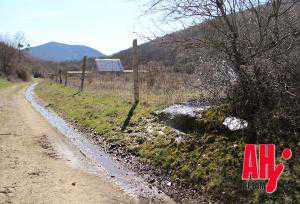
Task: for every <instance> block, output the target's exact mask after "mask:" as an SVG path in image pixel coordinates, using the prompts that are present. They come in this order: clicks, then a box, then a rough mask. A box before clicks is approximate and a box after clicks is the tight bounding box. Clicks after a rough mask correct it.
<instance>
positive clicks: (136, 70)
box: [132, 39, 140, 103]
mask: <svg viewBox="0 0 300 204" xmlns="http://www.w3.org/2000/svg"><path fill="white" fill-rule="evenodd" d="M132 68H133V95H134V103H138V102H139V98H140V96H139V59H138V47H137V39H135V40H133V52H132Z"/></svg>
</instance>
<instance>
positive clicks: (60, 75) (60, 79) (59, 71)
mask: <svg viewBox="0 0 300 204" xmlns="http://www.w3.org/2000/svg"><path fill="white" fill-rule="evenodd" d="M58 75H59V83H60V84H62V71H61V69H60V70H58Z"/></svg>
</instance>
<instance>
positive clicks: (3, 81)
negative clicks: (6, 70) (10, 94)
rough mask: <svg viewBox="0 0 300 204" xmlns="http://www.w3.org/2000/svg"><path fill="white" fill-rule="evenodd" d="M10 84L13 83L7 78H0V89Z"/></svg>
mask: <svg viewBox="0 0 300 204" xmlns="http://www.w3.org/2000/svg"><path fill="white" fill-rule="evenodd" d="M10 85H12V83H11V82H9V81H7V80H6V79H3V78H0V89H3V88H6V87H9V86H10Z"/></svg>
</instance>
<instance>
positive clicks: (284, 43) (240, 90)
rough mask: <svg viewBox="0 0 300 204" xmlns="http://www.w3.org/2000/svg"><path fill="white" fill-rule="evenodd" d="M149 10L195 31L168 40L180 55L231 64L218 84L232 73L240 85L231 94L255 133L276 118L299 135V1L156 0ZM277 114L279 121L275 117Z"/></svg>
mask: <svg viewBox="0 0 300 204" xmlns="http://www.w3.org/2000/svg"><path fill="white" fill-rule="evenodd" d="M149 11H151V12H159V13H162V14H163V16H164V20H166V21H181V22H185V23H186V24H188V25H190V26H192V27H190V28H188V29H185V30H183V31H182V33H183V35H182V36H183V37H182V38H181V39H179V38H178V35H173V36H175V39H172V35H170V36H167V38H169V41H167V42H168V43H172V45H177V48H176V49H180V52H182V53H183V51H182V50H185V52H186V53H187V55H189V54H188V53H190V52H192V53H193V54H194V55H197V57H198V59H200V58H201V60H200V61H204V63H207V62H209V61H210V60H211V59H212V60H216V59H217V60H216V61H215V63H210V64H211V66H213V67H214V66H217V65H216V64H220V63H219V62H222V64H223V62H224V61H225V62H226V64H227V65H226V66H223V67H224V68H225V69H227V71H226V72H220V70H219V69H216V70H217V71H218V72H219V74H218V76H216V80H217V81H220V80H219V79H220V78H219V77H221V75H223V73H224V74H226V73H227V74H228V73H230V70H233V73H234V76H236V79H237V82H238V84H237V85H236V86H234V89H233V90H234V91H233V92H231V95H233V96H234V97H235V102H234V103H235V106H234V107H235V110H237V111H238V112H237V114H241V115H243V117H246V119H248V120H252V121H251V123H252V124H254V125H253V126H254V127H255V128H254V129H258V128H259V127H260V126H268V125H269V126H270V127H271V126H272V125H273V124H274V123H273V124H269V123H272V122H274V120H275V119H276V120H280V121H287V122H286V124H288V125H286V127H288V128H286V129H285V130H284V131H286V132H285V133H283V132H284V131H281V133H283V135H289V134H290V135H291V134H295V132H297V131H296V129H297V128H296V127H297V121H296V120H297V118H298V117H297V116H296V115H295V113H294V112H295V109H296V110H299V106H298V103H297V98H299V96H298V94H299V91H298V93H297V90H299V88H297V87H299V84H298V81H299V78H298V77H299V76H298V75H297V73H299V62H300V60H299V5H298V3H297V2H296V1H295V0H263V1H261V0H151V1H150V2H149ZM193 32H196V33H197V34H196V35H194V34H190V33H193ZM176 36H177V37H176ZM170 41H171V42H170ZM198 51H199V53H198ZM189 56H190V55H189ZM204 58H205V59H204ZM209 58H210V59H209ZM198 61H199V60H198ZM202 65H203V63H202V62H201V66H200V67H201V68H202V67H203V66H202ZM200 71H203V70H200ZM228 71H229V72H228ZM202 75H203V74H202ZM203 76H205V75H203ZM210 76H214V75H210ZM210 76H208V77H210ZM226 78H228V77H226ZM226 78H225V79H226ZM229 78H232V77H229ZM207 79H208V78H207ZM204 80H205V77H204ZM204 82H205V81H204ZM199 87H200V88H203V87H204V88H205V86H203V84H202V86H199ZM236 99H237V100H236ZM276 111H277V112H276ZM278 111H279V112H280V111H281V112H280V113H278ZM276 114H277V115H280V117H277V118H273V117H274V115H276ZM247 117H248V118H247ZM273 119H274V120H273ZM269 121H270V122H269ZM273 126H274V125H273ZM274 131H275V130H274ZM257 132H258V131H257Z"/></svg>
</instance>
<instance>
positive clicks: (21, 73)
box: [16, 69, 31, 81]
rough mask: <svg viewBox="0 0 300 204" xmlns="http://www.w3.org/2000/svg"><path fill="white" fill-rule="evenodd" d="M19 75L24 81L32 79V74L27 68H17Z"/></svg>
mask: <svg viewBox="0 0 300 204" xmlns="http://www.w3.org/2000/svg"><path fill="white" fill-rule="evenodd" d="M16 74H17V77H18V78H19V79H21V80H23V81H30V79H31V76H30V74H29V73H28V72H27V71H26V70H25V69H17V70H16Z"/></svg>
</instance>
